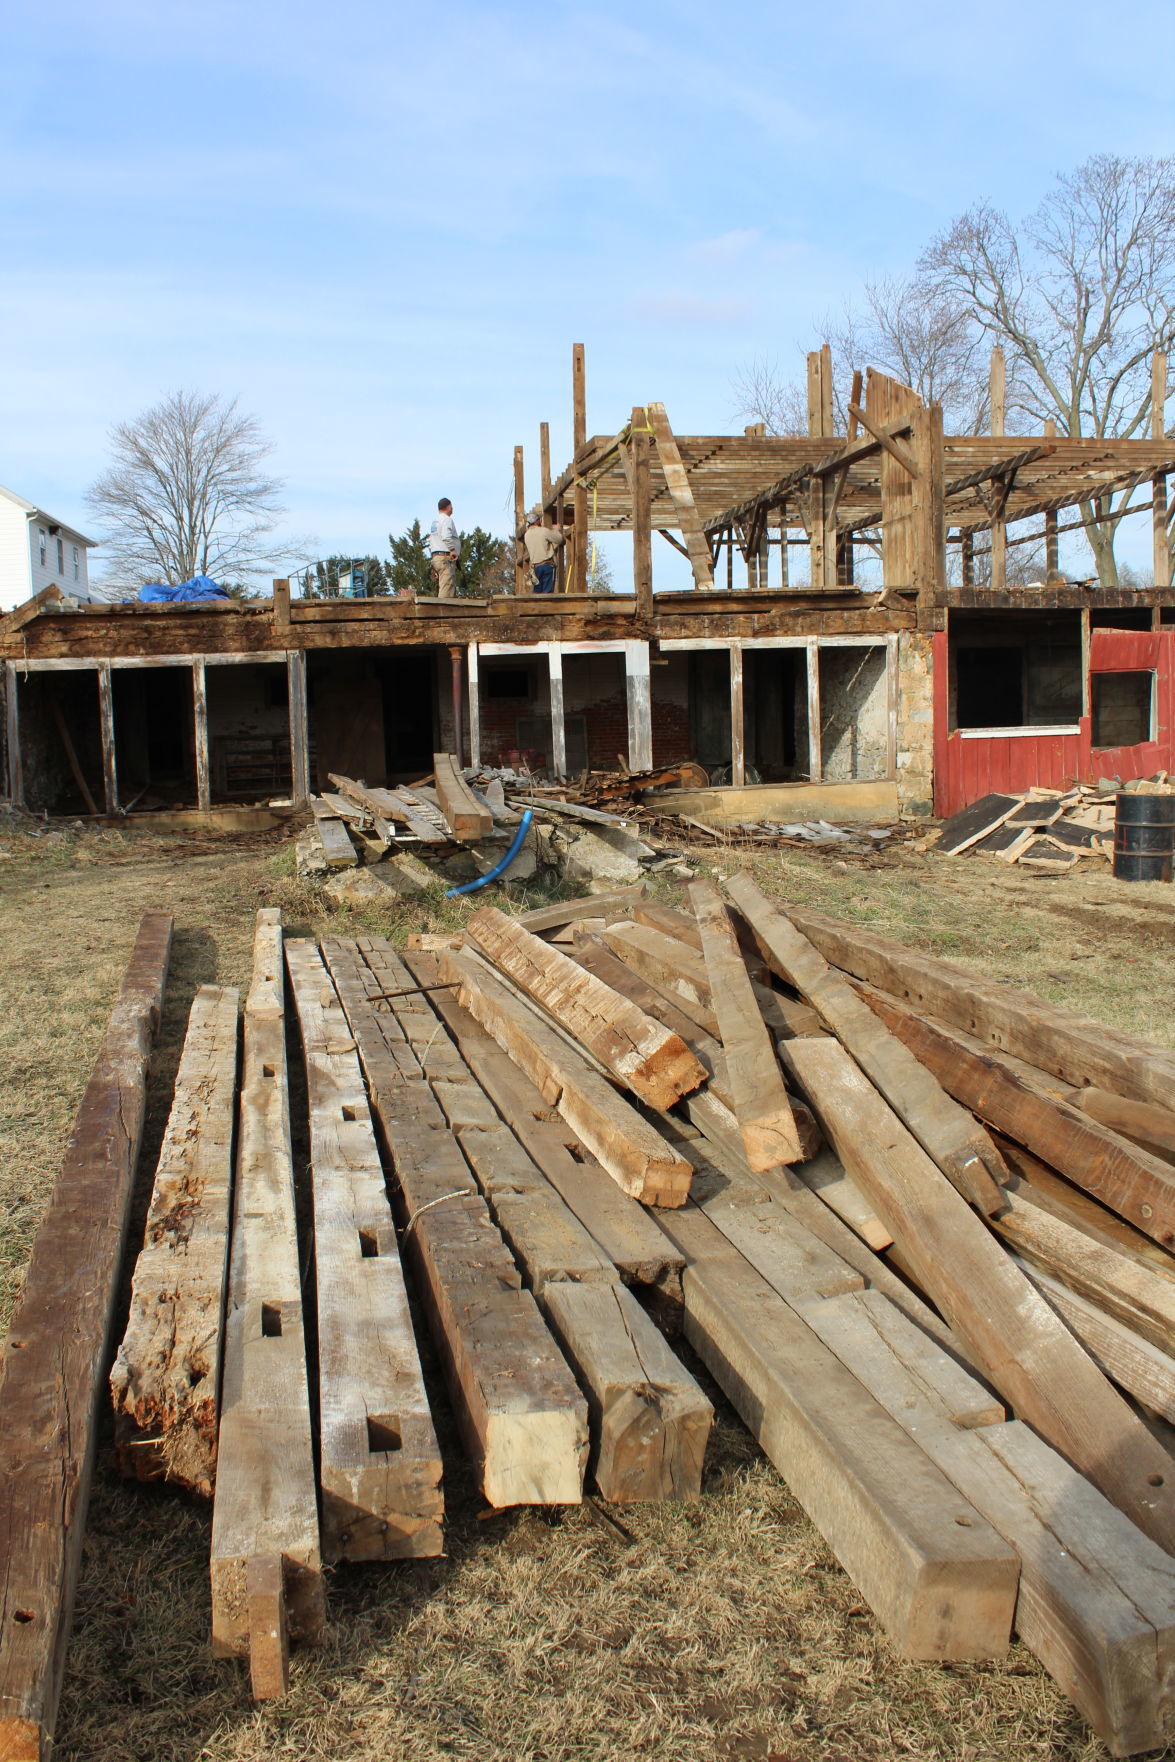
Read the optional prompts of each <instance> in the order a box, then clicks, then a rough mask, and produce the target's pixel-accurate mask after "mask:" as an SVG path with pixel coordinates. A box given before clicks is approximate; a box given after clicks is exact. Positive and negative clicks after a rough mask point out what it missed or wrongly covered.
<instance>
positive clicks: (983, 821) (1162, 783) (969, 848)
mask: <svg viewBox="0 0 1175 1762" xmlns="http://www.w3.org/2000/svg"><path fill="white" fill-rule="evenodd" d="M1173 787H1175V786H1172V785H1171V784H1170V783H1169V781H1168V777H1167V773H1166V771H1160V772H1159V773H1158V775H1157V776H1155V777H1136V778H1133V779H1131V780H1130V781H1129V782H1127V783H1122V782H1120V781H1119V780H1118V779H1117V778H1113V777H1103V778H1102V779H1100V780H1099V782H1097V783H1096V784H1084V783H1079V784H1076V785H1075V786H1074V787H1073V788H1072V789H1065V790H1061V789H1045V788H1042V787H1033V788H1032V789H1028V790H1025V792H1024V793H1023V794H1022V795H1002V794H999V793H998V792H997V793H994V794H991V795H984V796H981V797H980V799H979V800H978V801H975V802H972V803H971V804H970V806H969V807H965V808H963V809H961V810H960V812H959V813H957V814H952V815H951V817H950V819H949V820H945V821H944V822H943V825H942V828H941V830H940V832H939V835H938V837H937V839H935V841H934V842H933V844H932V846H931V848H932V849H934V850H938V851H941V852H942V854H943V855H944V856H956V857H957V856H990V857H997V858H998V859H999V860H1000V861H1001V862H1005V863H1016V864H1018V865H1019V866H1020V867H1021V868H1024V869H1034V870H1036V871H1038V872H1039V873H1042V874H1052V875H1063V874H1067V873H1068V871H1069V870H1070V869H1071V868H1073V867H1074V865H1075V864H1076V863H1078V862H1080V861H1081V859H1082V857H1101V858H1104V859H1106V860H1112V858H1113V854H1114V804H1115V802H1116V800H1117V797H1118V795H1119V794H1120V793H1126V794H1130V793H1135V792H1137V793H1147V794H1154V793H1170V792H1171V791H1172V789H1173Z"/></svg>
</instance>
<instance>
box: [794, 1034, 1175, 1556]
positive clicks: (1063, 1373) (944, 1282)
mask: <svg viewBox="0 0 1175 1762" xmlns="http://www.w3.org/2000/svg"><path fill="white" fill-rule="evenodd" d="M782 1054H783V1057H784V1060H785V1062H786V1063H787V1065H788V1067H789V1069H790V1070H792V1071H793V1073H794V1074H795V1076H796V1079H797V1081H798V1082H799V1083H800V1086H801V1087H802V1088H803V1090H804V1091H805V1093H806V1094H807V1096H808V1099H809V1101H810V1102H811V1103H812V1106H813V1108H814V1109H815V1112H816V1115H817V1117H818V1118H819V1120H820V1122H821V1124H822V1125H823V1127H824V1130H825V1132H826V1133H827V1135H828V1138H829V1141H830V1143H831V1144H832V1146H833V1149H834V1150H835V1151H836V1152H837V1154H838V1155H839V1156H840V1159H841V1161H842V1162H843V1163H844V1165H845V1167H846V1169H848V1171H849V1173H850V1174H851V1175H853V1176H854V1178H855V1179H856V1180H857V1182H858V1183H859V1184H860V1186H861V1187H862V1189H863V1190H864V1192H865V1193H866V1194H867V1195H868V1197H869V1198H870V1199H871V1200H872V1201H873V1204H874V1206H875V1207H876V1209H877V1214H878V1216H879V1217H880V1218H881V1220H882V1222H883V1223H884V1224H885V1226H886V1228H887V1229H888V1230H890V1231H891V1233H892V1235H893V1238H894V1241H895V1243H896V1245H897V1247H898V1248H899V1249H900V1251H901V1253H902V1256H903V1259H904V1261H905V1262H906V1264H908V1265H909V1267H910V1268H911V1271H912V1273H913V1276H914V1278H915V1280H916V1282H917V1283H918V1285H919V1286H920V1287H921V1289H922V1290H923V1291H924V1292H925V1293H926V1295H927V1296H928V1297H929V1298H930V1299H931V1301H932V1302H933V1303H934V1304H935V1306H936V1307H937V1308H938V1309H939V1310H940V1311H941V1313H942V1314H943V1315H944V1316H945V1317H946V1319H947V1321H948V1322H949V1323H950V1325H951V1326H952V1327H953V1328H954V1329H956V1331H957V1332H958V1334H959V1335H960V1337H961V1338H962V1339H963V1340H964V1341H965V1342H966V1345H967V1347H968V1350H969V1351H970V1353H971V1354H972V1356H973V1357H974V1359H975V1362H976V1364H977V1365H978V1366H979V1369H980V1370H981V1372H982V1373H983V1375H984V1376H985V1377H986V1378H987V1379H988V1381H989V1382H990V1383H991V1384H992V1386H993V1387H994V1388H996V1389H997V1390H998V1391H999V1392H1000V1394H1001V1395H1003V1396H1004V1398H1005V1400H1007V1401H1008V1402H1009V1404H1010V1405H1011V1406H1012V1407H1013V1408H1014V1409H1015V1411H1016V1413H1017V1414H1018V1415H1019V1416H1020V1417H1021V1418H1023V1419H1025V1420H1026V1421H1027V1422H1028V1423H1029V1424H1030V1425H1031V1426H1032V1427H1033V1428H1034V1429H1035V1430H1036V1431H1037V1432H1039V1433H1040V1435H1041V1436H1042V1437H1043V1438H1044V1439H1045V1441H1046V1442H1047V1443H1050V1444H1052V1445H1053V1447H1054V1448H1055V1449H1058V1450H1060V1451H1061V1453H1062V1454H1063V1455H1065V1456H1066V1457H1067V1458H1068V1459H1069V1461H1071V1462H1072V1463H1073V1465H1074V1467H1076V1468H1077V1469H1079V1470H1080V1471H1081V1472H1082V1473H1083V1474H1086V1475H1088V1477H1089V1479H1090V1480H1091V1481H1093V1483H1094V1485H1095V1486H1098V1487H1100V1488H1101V1490H1102V1492H1104V1493H1105V1495H1106V1497H1107V1498H1108V1499H1110V1500H1112V1501H1113V1503H1114V1504H1116V1505H1117V1506H1118V1507H1119V1509H1120V1510H1122V1511H1124V1512H1125V1513H1126V1515H1127V1516H1128V1517H1130V1518H1131V1519H1132V1521H1133V1522H1135V1523H1137V1525H1138V1527H1139V1528H1140V1529H1141V1530H1143V1531H1144V1532H1145V1533H1146V1534H1147V1535H1149V1536H1151V1537H1152V1539H1153V1540H1155V1541H1157V1542H1158V1543H1159V1545H1160V1546H1161V1547H1167V1548H1169V1547H1170V1544H1171V1542H1172V1540H1173V1539H1175V1504H1173V1495H1172V1490H1171V1488H1170V1486H1169V1485H1167V1482H1168V1481H1169V1479H1170V1461H1169V1459H1168V1457H1167V1454H1166V1452H1165V1451H1164V1450H1163V1449H1162V1448H1161V1446H1159V1445H1157V1444H1156V1443H1155V1441H1154V1439H1153V1438H1152V1437H1151V1436H1150V1433H1149V1432H1148V1431H1147V1430H1146V1427H1145V1426H1144V1425H1143V1423H1142V1421H1141V1420H1140V1419H1138V1418H1137V1416H1136V1415H1135V1414H1134V1413H1132V1412H1131V1410H1130V1409H1129V1407H1127V1405H1126V1403H1125V1402H1124V1401H1123V1400H1122V1399H1121V1397H1120V1396H1119V1395H1118V1394H1117V1393H1116V1391H1115V1390H1114V1389H1113V1388H1111V1386H1110V1385H1109V1383H1107V1382H1106V1381H1105V1379H1104V1377H1103V1376H1102V1375H1101V1373H1100V1372H1099V1371H1098V1369H1097V1367H1096V1365H1094V1364H1093V1363H1092V1361H1091V1360H1090V1359H1089V1358H1088V1357H1087V1355H1086V1354H1085V1352H1084V1351H1083V1350H1082V1349H1081V1348H1080V1347H1079V1346H1078V1345H1077V1343H1076V1342H1075V1341H1074V1339H1073V1337H1072V1335H1070V1334H1069V1333H1068V1332H1067V1330H1066V1329H1065V1328H1064V1327H1063V1326H1061V1325H1060V1324H1059V1323H1058V1321H1057V1318H1056V1316H1055V1315H1054V1314H1053V1312H1052V1311H1051V1310H1050V1309H1049V1307H1048V1305H1047V1304H1045V1303H1044V1302H1043V1300H1042V1299H1041V1298H1040V1297H1039V1295H1038V1294H1037V1293H1036V1292H1035V1290H1034V1289H1033V1287H1032V1285H1031V1284H1030V1283H1029V1282H1028V1281H1027V1280H1026V1279H1025V1278H1024V1276H1023V1274H1022V1273H1021V1272H1019V1270H1018V1269H1017V1268H1016V1267H1015V1266H1014V1265H1013V1264H1012V1262H1011V1260H1010V1258H1009V1256H1008V1255H1007V1254H1006V1253H1005V1252H1004V1250H1003V1249H1002V1248H1001V1247H1000V1245H999V1244H998V1243H997V1242H995V1241H994V1240H993V1239H992V1237H991V1236H990V1235H989V1234H988V1232H987V1230H986V1229H985V1227H984V1225H983V1224H982V1223H981V1222H980V1220H979V1218H978V1217H976V1216H975V1214H974V1212H972V1210H971V1209H970V1207H969V1206H968V1205H967V1203H966V1201H965V1200H964V1199H963V1198H962V1196H961V1195H960V1194H958V1193H957V1192H956V1191H955V1189H954V1188H953V1187H952V1186H951V1185H950V1183H949V1182H948V1181H947V1180H946V1179H945V1177H944V1176H943V1175H941V1174H940V1172H939V1170H938V1169H937V1168H936V1167H935V1165H934V1164H933V1163H932V1162H931V1161H930V1159H929V1157H928V1156H927V1155H926V1153H925V1151H924V1150H923V1149H922V1147H921V1146H920V1145H919V1144H918V1142H917V1141H916V1139H914V1137H913V1136H912V1135H911V1134H910V1133H909V1132H908V1131H907V1129H906V1128H905V1127H904V1126H903V1125H902V1123H901V1121H900V1120H899V1119H898V1118H897V1116H896V1115H895V1114H894V1113H893V1112H892V1110H891V1109H890V1108H889V1107H888V1105H887V1104H886V1102H885V1101H884V1100H883V1099H882V1097H881V1096H880V1095H878V1093H877V1091H876V1090H875V1089H874V1088H873V1086H872V1085H871V1084H870V1083H869V1082H868V1081H867V1079H866V1078H865V1077H864V1076H863V1075H862V1074H861V1072H860V1071H859V1070H858V1069H857V1067H856V1066H855V1065H854V1064H853V1061H852V1060H851V1059H850V1058H849V1056H848V1054H847V1053H846V1052H845V1050H844V1048H843V1047H842V1046H840V1044H839V1043H838V1042H837V1041H834V1040H823V1041H820V1040H794V1041H785V1042H784V1044H783V1048H782ZM1156 1477H1157V1479H1156Z"/></svg>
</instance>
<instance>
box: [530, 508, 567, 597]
mask: <svg viewBox="0 0 1175 1762" xmlns="http://www.w3.org/2000/svg"><path fill="white" fill-rule="evenodd" d="M525 542H526V554H527V556H528V557H529V558H530V566H531V568H532V569H533V570H534V573H535V590H534V591H535V592H536V593H554V591H555V559H556V557H557V556H558V555H559V552H560V551H561V550H562V548H563V546H564V545H565V544H566V543H567V534H566V533H565V532H564V530H563V528H562V527H561V526H548V525H547V524H546V523H545V521H544V519H543V517H542V515H541V514H540V513H539V511H538V509H537V508H535V509H533V510H532V512H531V514H530V517H529V519H528V520H527V525H526V540H525Z"/></svg>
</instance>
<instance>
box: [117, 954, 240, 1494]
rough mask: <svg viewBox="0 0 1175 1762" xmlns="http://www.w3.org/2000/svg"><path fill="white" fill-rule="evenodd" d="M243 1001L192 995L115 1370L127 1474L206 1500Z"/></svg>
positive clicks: (217, 990) (227, 993) (204, 991)
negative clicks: (173, 1484) (165, 1483)
mask: <svg viewBox="0 0 1175 1762" xmlns="http://www.w3.org/2000/svg"><path fill="white" fill-rule="evenodd" d="M239 1003H240V999H239V997H238V994H237V993H236V992H235V991H233V990H230V989H228V988H227V987H225V986H219V985H201V987H200V989H199V990H198V991H197V993H196V996H195V998H194V1000H193V1003H192V1009H191V1014H190V1015H189V1017H188V1031H187V1036H186V1038H185V1040H184V1049H183V1054H182V1056H181V1058H180V1065H179V1070H178V1072H177V1074H176V1080H175V1094H174V1098H173V1100H172V1105H171V1114H170V1117H169V1119H168V1122H167V1129H166V1131H165V1133H164V1136H163V1144H162V1146H161V1148H160V1152H159V1163H158V1166H157V1168H156V1171H155V1185H154V1189H153V1192H152V1195H151V1206H150V1210H149V1211H148V1214H147V1229H146V1236H145V1238H144V1242H143V1247H142V1251H141V1253H140V1254H139V1258H138V1261H137V1262H136V1265H135V1275H134V1283H133V1285H132V1288H131V1305H130V1318H129V1320H128V1322H127V1328H126V1332H125V1334H124V1335H123V1339H122V1345H121V1346H120V1347H119V1349H118V1353H117V1356H116V1357H115V1360H114V1368H113V1369H112V1371H111V1373H110V1388H111V1393H112V1395H113V1398H114V1412H115V1453H116V1457H117V1461H118V1466H119V1468H120V1469H121V1470H122V1472H123V1473H124V1474H129V1475H132V1476H136V1477H137V1478H138V1479H139V1480H144V1481H148V1480H157V1479H160V1478H162V1479H165V1480H170V1481H175V1482H176V1484H177V1485H179V1486H181V1487H186V1488H187V1490H188V1491H189V1492H192V1493H198V1494H200V1495H202V1496H203V1497H204V1498H210V1497H211V1495H212V1488H213V1484H214V1482H215V1479H216V1435H217V1428H218V1424H219V1398H220V1362H221V1341H222V1320H223V1315H224V1295H225V1273H226V1271H227V1266H228V1245H229V1220H230V1216H231V1208H232V1156H233V1122H234V1117H235V1114H236V1092H237V1012H238V1007H239Z"/></svg>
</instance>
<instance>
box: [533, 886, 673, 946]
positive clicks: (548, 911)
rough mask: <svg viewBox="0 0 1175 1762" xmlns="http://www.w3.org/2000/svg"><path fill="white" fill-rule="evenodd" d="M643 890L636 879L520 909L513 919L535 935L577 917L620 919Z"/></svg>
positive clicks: (626, 913) (630, 908) (629, 909)
mask: <svg viewBox="0 0 1175 1762" xmlns="http://www.w3.org/2000/svg"><path fill="white" fill-rule="evenodd" d="M646 891H647V886H646V883H645V882H644V881H638V882H637V883H636V884H635V886H633V887H617V888H615V889H614V891H613V892H611V893H591V894H588V895H587V897H586V898H584V899H565V900H561V901H560V902H559V903H558V904H557V905H543V906H539V907H537V909H536V910H535V911H533V912H522V913H521V914H520V916H519V917H518V919H517V922H518V923H520V924H525V925H526V928H527V929H528V930H533V931H534V933H535V935H536V936H545V935H546V933H547V931H548V930H561V929H562V928H563V926H564V925H565V924H573V923H574V922H575V921H576V919H577V918H614V917H615V918H623V917H626V916H627V915H628V913H629V912H631V910H632V905H633V901H634V900H637V899H640V898H641V897H642V896H643V895H644V893H645V892H646Z"/></svg>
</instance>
